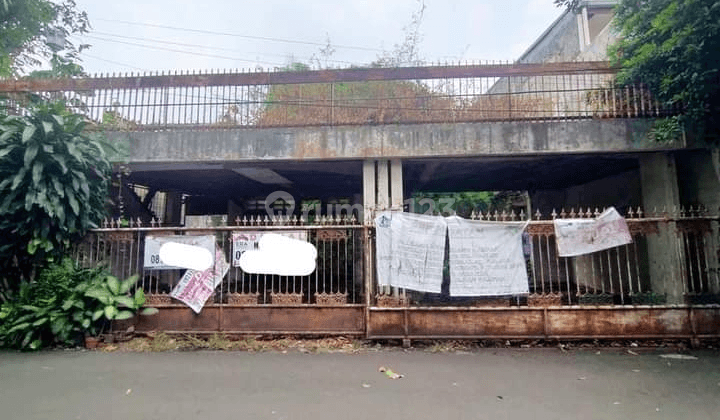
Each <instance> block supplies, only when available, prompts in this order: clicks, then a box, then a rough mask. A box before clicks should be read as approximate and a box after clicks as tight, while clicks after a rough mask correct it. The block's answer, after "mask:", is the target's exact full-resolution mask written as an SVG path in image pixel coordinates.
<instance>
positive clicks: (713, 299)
mask: <svg viewBox="0 0 720 420" xmlns="http://www.w3.org/2000/svg"><path fill="white" fill-rule="evenodd" d="M685 302H686V303H687V304H688V305H717V304H720V295H711V294H703V295H685Z"/></svg>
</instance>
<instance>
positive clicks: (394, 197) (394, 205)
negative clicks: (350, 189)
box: [363, 159, 405, 296]
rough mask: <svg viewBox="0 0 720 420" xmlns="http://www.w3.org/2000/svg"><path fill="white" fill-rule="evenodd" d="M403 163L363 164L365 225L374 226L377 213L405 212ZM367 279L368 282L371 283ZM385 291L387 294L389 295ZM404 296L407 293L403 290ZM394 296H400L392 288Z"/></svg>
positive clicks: (369, 161) (368, 162)
mask: <svg viewBox="0 0 720 420" xmlns="http://www.w3.org/2000/svg"><path fill="white" fill-rule="evenodd" d="M403 199H404V197H403V177H402V161H401V160H399V159H393V160H392V161H388V160H387V159H377V160H375V159H369V160H366V161H365V162H363V208H364V211H363V213H364V220H365V224H366V225H369V226H372V225H373V222H374V219H375V215H376V213H377V212H380V211H384V210H394V211H403ZM371 280H372V279H371V278H370V277H366V281H371ZM389 292H390V290H389V289H385V293H386V294H387V293H389ZM402 293H403V295H404V294H405V291H404V290H403V292H402ZM392 294H393V295H394V296H398V295H399V291H398V289H397V288H395V287H393V288H392Z"/></svg>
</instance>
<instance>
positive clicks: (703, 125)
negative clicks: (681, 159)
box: [555, 0, 720, 145]
mask: <svg viewBox="0 0 720 420" xmlns="http://www.w3.org/2000/svg"><path fill="white" fill-rule="evenodd" d="M555 4H556V5H558V6H560V7H567V8H569V9H576V8H577V7H578V6H580V5H581V2H580V1H579V0H555ZM613 24H614V25H615V28H616V30H617V31H618V32H619V35H620V36H619V38H618V41H617V42H615V43H614V44H613V45H611V46H610V47H609V48H608V56H609V58H610V61H611V62H612V63H613V64H614V65H617V66H619V67H620V68H621V70H620V72H619V74H618V81H619V82H620V83H644V84H646V85H647V86H648V87H649V88H650V91H651V92H652V93H653V94H654V95H655V97H656V98H657V99H658V100H660V101H661V102H662V103H663V104H664V105H667V106H676V107H680V108H682V109H683V113H682V115H680V116H677V117H672V118H667V119H663V120H661V121H659V122H658V123H657V124H656V128H655V130H654V132H655V139H656V140H663V139H670V138H673V137H674V136H673V134H674V133H677V132H679V131H680V130H685V132H687V133H688V135H689V136H690V137H691V138H694V139H697V140H699V141H700V142H704V143H708V144H715V145H717V144H718V142H719V141H720V119H719V118H718V115H719V113H720V1H718V0H652V1H638V0H621V1H620V2H619V3H618V5H617V7H616V8H615V18H614V21H613Z"/></svg>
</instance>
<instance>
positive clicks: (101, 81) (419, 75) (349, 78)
mask: <svg viewBox="0 0 720 420" xmlns="http://www.w3.org/2000/svg"><path fill="white" fill-rule="evenodd" d="M616 70H617V69H616V68H613V67H612V66H610V64H609V63H608V62H605V61H591V62H566V63H537V64H522V63H517V64H489V65H488V64H486V65H466V66H431V67H399V68H353V69H338V70H313V71H278V72H257V73H224V74H173V75H154V76H140V75H138V76H118V77H114V76H113V77H88V78H73V79H34V78H23V79H18V80H0V92H57V91H86V90H98V89H138V88H160V87H184V86H188V87H194V86H249V85H280V84H303V83H340V82H365V81H383V80H415V79H445V78H448V79H453V78H470V77H511V76H543V75H560V74H589V73H613V72H615V71H616Z"/></svg>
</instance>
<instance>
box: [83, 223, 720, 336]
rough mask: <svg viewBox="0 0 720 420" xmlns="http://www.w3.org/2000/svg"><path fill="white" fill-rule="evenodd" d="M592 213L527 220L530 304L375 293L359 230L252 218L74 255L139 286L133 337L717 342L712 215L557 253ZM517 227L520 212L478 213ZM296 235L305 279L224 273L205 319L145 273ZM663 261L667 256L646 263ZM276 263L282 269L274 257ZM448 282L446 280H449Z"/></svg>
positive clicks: (170, 276)
mask: <svg viewBox="0 0 720 420" xmlns="http://www.w3.org/2000/svg"><path fill="white" fill-rule="evenodd" d="M597 214H599V210H597V209H595V210H591V209H587V210H585V211H579V212H575V211H572V210H571V211H570V212H568V213H566V212H564V211H562V212H560V213H555V212H553V214H552V215H549V216H548V217H547V218H543V217H542V216H541V215H539V214H538V213H536V214H534V215H533V217H532V220H531V221H530V222H529V225H528V228H527V231H526V232H527V235H526V240H525V246H524V248H525V250H524V251H525V256H526V263H527V273H528V282H529V283H528V286H529V290H530V294H529V295H522V296H485V297H477V298H468V297H463V298H453V297H451V296H448V295H447V294H437V295H436V294H427V293H418V292H413V291H410V290H403V289H392V288H386V287H378V282H377V278H376V273H375V263H374V229H373V228H371V227H368V226H362V225H359V224H357V223H356V222H355V220H354V219H346V218H345V219H336V218H331V219H327V218H324V219H320V220H317V221H315V222H313V223H308V222H307V221H305V222H302V221H300V220H298V219H287V218H284V219H275V220H269V219H259V218H255V219H250V220H244V221H238V223H237V224H236V225H235V226H221V227H213V228H184V227H162V228H161V227H153V226H140V225H138V224H137V223H134V224H129V225H128V226H127V227H119V226H120V222H119V221H115V222H111V223H108V224H107V225H106V226H105V227H103V228H102V229H97V230H95V231H93V232H91V233H90V234H89V235H88V237H87V238H86V240H85V242H84V243H83V244H81V245H80V246H79V247H78V248H77V250H76V252H75V256H76V259H77V261H78V262H79V263H80V264H83V265H97V264H106V265H107V266H108V268H109V269H110V270H111V271H112V272H113V274H115V275H117V276H119V277H128V276H130V275H133V274H138V275H139V276H140V277H141V278H140V281H139V287H141V288H143V290H145V292H146V293H147V295H148V302H147V304H148V305H150V306H155V307H159V308H160V309H161V311H160V314H158V315H157V316H154V317H141V318H142V319H139V320H137V321H136V323H137V324H136V327H137V330H138V331H158V330H163V331H168V332H193V333H213V332H217V331H223V332H227V333H236V334H350V335H364V336H366V337H368V338H384V339H388V338H403V339H421V338H502V339H512V338H611V337H612V338H619V337H626V338H642V337H648V338H650V337H686V338H698V337H716V336H718V334H720V331H718V328H717V325H720V324H718V322H720V305H718V303H720V278H719V276H718V267H719V265H718V225H719V223H718V221H719V220H720V219H719V218H718V217H717V216H714V215H712V216H711V215H708V214H707V213H706V212H704V211H702V210H690V211H683V210H679V211H675V212H653V213H651V214H645V213H643V212H642V211H639V210H630V211H628V212H627V213H626V215H625V216H626V220H627V224H628V227H629V230H630V232H631V234H632V237H633V242H632V243H631V244H628V245H624V246H621V247H616V248H612V249H609V250H606V251H601V252H596V253H593V254H590V255H586V256H581V257H571V258H564V257H559V256H558V255H557V250H556V244H555V232H554V225H553V219H554V218H556V217H560V218H565V217H571V218H578V217H579V218H591V217H595V216H597ZM474 218H475V219H483V220H495V221H505V220H513V219H514V220H520V219H523V218H526V216H525V215H524V214H520V215H513V214H507V213H503V214H498V213H494V214H492V215H490V214H486V215H482V214H477V215H475V216H474ZM284 231H302V232H305V234H306V239H307V240H308V241H309V242H310V243H312V244H313V245H315V247H316V249H317V251H318V259H317V266H316V267H317V268H316V270H315V271H314V272H313V273H312V274H311V275H309V276H296V277H293V276H271V275H257V274H248V273H245V272H243V271H242V269H241V268H240V267H234V266H231V267H230V269H229V271H228V273H227V274H226V275H225V276H224V278H223V280H222V282H221V283H220V286H219V287H217V288H216V290H215V292H214V294H213V295H212V296H211V297H210V299H209V300H208V302H207V303H206V305H205V307H204V308H203V309H202V312H201V313H199V314H195V313H193V312H192V311H191V310H190V309H189V308H187V307H186V306H185V305H183V304H180V302H179V301H176V300H174V299H172V298H171V297H170V295H169V293H170V291H171V290H172V289H173V288H174V287H175V286H176V285H177V284H178V281H179V280H180V278H181V277H182V275H183V271H182V270H153V269H149V268H146V267H145V262H144V260H143V257H144V247H145V241H146V240H147V238H148V237H149V236H152V235H154V236H157V235H182V236H189V235H213V236H214V238H215V244H216V247H217V249H220V250H221V251H222V252H221V254H222V256H223V257H224V258H225V259H226V261H232V259H233V255H232V254H233V252H235V251H236V250H233V246H232V239H233V233H235V234H245V235H250V234H263V233H267V232H274V233H280V232H284ZM657 252H661V253H662V255H660V257H659V258H658V255H655V254H654V253H657ZM280 258H281V257H280ZM446 280H447V281H451V280H452V279H450V278H449V276H448V278H446Z"/></svg>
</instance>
